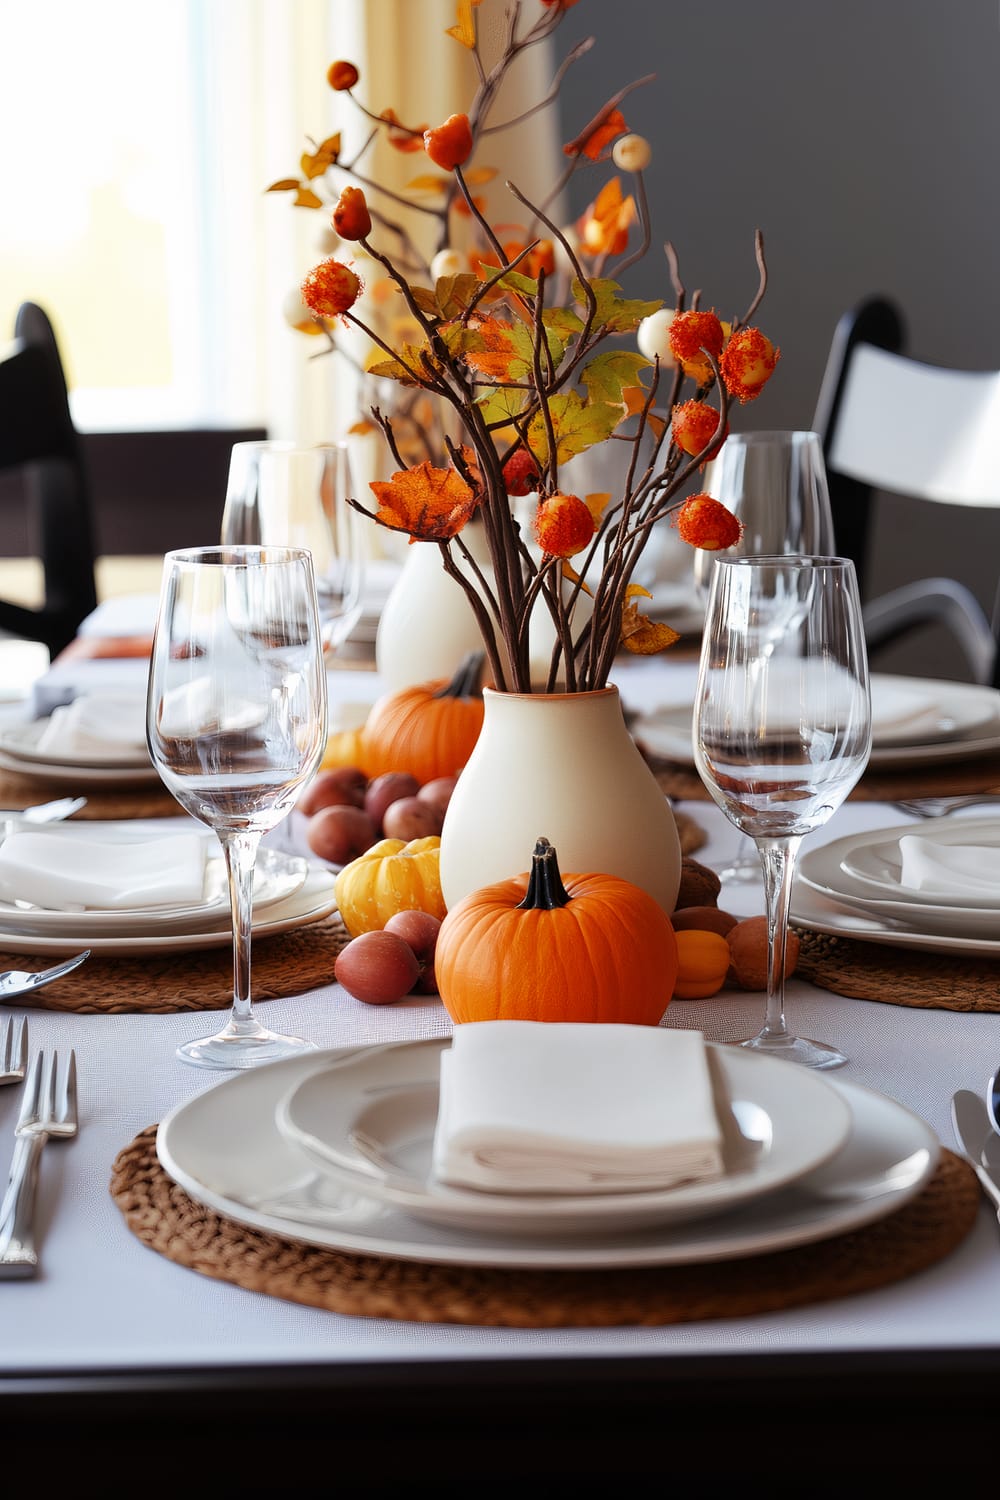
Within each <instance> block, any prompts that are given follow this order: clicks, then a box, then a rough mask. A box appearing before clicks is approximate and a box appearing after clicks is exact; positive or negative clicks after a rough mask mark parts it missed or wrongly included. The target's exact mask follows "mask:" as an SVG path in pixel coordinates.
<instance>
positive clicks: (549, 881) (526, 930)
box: [434, 839, 677, 1026]
mask: <svg viewBox="0 0 1000 1500" xmlns="http://www.w3.org/2000/svg"><path fill="white" fill-rule="evenodd" d="M434 971H435V974H436V977H437V985H438V993H439V994H440V996H441V999H442V1000H443V1001H444V1004H445V1008H446V1009H447V1011H448V1013H449V1015H450V1016H451V1018H452V1020H453V1021H454V1022H455V1023H456V1024H460V1023H462V1022H464V1021H502V1020H520V1021H618V1022H626V1023H630V1024H634V1025H645V1026H655V1025H656V1024H657V1023H658V1022H659V1020H660V1018H661V1017H662V1015H663V1013H664V1011H665V1010H666V1008H667V1005H668V1003H669V1001H670V996H671V994H672V992H673V987H674V979H675V976H676V973H677V942H676V939H675V937H674V930H673V926H672V925H671V922H670V918H669V917H668V916H667V915H666V914H665V912H664V911H663V909H662V907H661V906H660V905H659V903H658V902H656V901H654V900H653V898H652V896H650V895H648V894H647V892H646V891H644V890H642V889H641V888H640V887H639V886H636V885H633V884H632V883H631V881H627V880H622V879H620V878H619V877H618V876H615V875H603V874H583V875H575V874H574V875H567V876H565V878H563V877H561V876H560V873H559V866H558V863H557V860H556V851H555V849H553V847H552V845H551V844H550V843H549V842H548V840H547V839H539V840H538V842H537V844H536V845H535V852H534V855H533V857H532V861H531V870H530V872H529V873H527V874H523V875H517V876H514V877H513V878H512V879H510V880H502V881H498V882H496V883H495V884H493V885H488V886H484V887H483V888H482V889H480V890H477V891H472V892H470V894H469V895H467V896H464V897H463V898H462V899H461V900H460V901H458V902H456V904H455V905H454V906H453V907H452V908H451V909H450V911H449V912H448V914H447V916H446V917H445V919H444V921H443V922H442V923H441V927H440V930H439V932H438V937H437V945H436V947H435V951H434Z"/></svg>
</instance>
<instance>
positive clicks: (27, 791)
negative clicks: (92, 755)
mask: <svg viewBox="0 0 1000 1500" xmlns="http://www.w3.org/2000/svg"><path fill="white" fill-rule="evenodd" d="M106 785H107V790H104V784H103V783H102V785H101V786H100V787H95V786H76V785H72V784H68V783H66V782H64V781H61V780H60V781H52V780H50V779H47V778H46V777H44V776H37V777H36V776H22V775H21V774H20V772H18V771H8V770H6V769H0V807H8V808H21V807H30V806H31V804H32V803H33V802H47V801H49V800H50V798H52V797H76V796H85V797H86V799H87V802H86V805H85V806H84V807H82V808H81V809H80V811H79V812H78V813H74V814H73V820H74V821H76V820H78V819H87V818H176V817H179V816H181V809H180V807H179V806H178V805H177V803H176V801H175V800H174V798H173V797H171V795H170V793H169V792H168V791H167V790H166V788H165V787H164V786H163V784H162V782H160V781H156V782H150V783H149V784H148V785H143V786H136V787H130V786H122V787H116V786H114V785H113V783H111V782H108V783H107V784H106Z"/></svg>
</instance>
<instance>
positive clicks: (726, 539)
mask: <svg viewBox="0 0 1000 1500" xmlns="http://www.w3.org/2000/svg"><path fill="white" fill-rule="evenodd" d="M675 525H676V527H677V531H678V533H679V534H680V538H681V540H682V541H684V542H687V543H688V544H689V545H690V546H692V547H701V548H702V550H703V551H705V552H718V551H720V550H721V549H722V548H724V547H734V546H735V545H736V543H737V542H738V541H739V539H740V537H741V536H742V535H743V527H742V526H741V524H740V522H739V521H737V519H736V517H735V516H734V515H733V514H732V512H731V511H728V510H727V509H726V507H725V506H724V505H723V504H722V502H721V501H720V500H714V499H713V498H712V496H711V495H692V496H691V497H690V499H688V500H685V502H684V504H683V505H682V506H681V508H680V510H679V511H678V512H677V518H676V521H675Z"/></svg>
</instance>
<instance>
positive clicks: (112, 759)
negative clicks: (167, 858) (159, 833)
mask: <svg viewBox="0 0 1000 1500" xmlns="http://www.w3.org/2000/svg"><path fill="white" fill-rule="evenodd" d="M49 722H50V721H49V719H47V718H44V719H32V720H31V722H30V723H27V724H15V725H10V726H7V727H6V728H4V729H2V730H0V766H2V767H4V769H5V770H8V771H17V772H18V773H19V774H20V775H22V776H36V777H41V778H42V779H43V780H45V781H59V782H68V783H71V784H72V785H73V786H74V787H88V786H90V787H105V788H107V787H112V788H114V787H121V786H141V785H153V784H155V785H157V786H159V785H160V777H159V774H158V772H157V770H156V768H155V766H154V765H153V763H152V761H151V760H150V758H149V752H148V751H147V750H146V748H145V746H142V747H138V746H136V747H132V746H123V747H120V748H119V747H115V746H113V745H109V746H108V747H107V748H106V749H105V750H102V751H100V752H94V751H71V750H68V749H67V750H61V751H59V752H54V751H47V750H46V749H45V748H44V746H43V744H42V743H41V742H42V741H43V739H44V737H45V735H46V730H47V729H48V727H49Z"/></svg>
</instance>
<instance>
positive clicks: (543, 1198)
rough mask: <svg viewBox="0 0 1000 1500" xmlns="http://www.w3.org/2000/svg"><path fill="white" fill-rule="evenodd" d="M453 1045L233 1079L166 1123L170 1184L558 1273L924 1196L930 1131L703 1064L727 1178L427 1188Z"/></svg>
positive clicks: (785, 1077) (895, 1116)
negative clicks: (591, 1189)
mask: <svg viewBox="0 0 1000 1500" xmlns="http://www.w3.org/2000/svg"><path fill="white" fill-rule="evenodd" d="M448 1046H449V1042H448V1040H447V1039H441V1038H435V1039H433V1040H430V1041H422V1042H407V1043H398V1044H389V1045H380V1046H374V1047H365V1048H343V1049H339V1050H336V1051H331V1052H325V1053H312V1054H310V1055H308V1056H305V1057H295V1058H289V1059H287V1060H285V1061H282V1062H278V1063H273V1064H270V1065H268V1066H265V1067H261V1068H257V1069H253V1070H251V1071H250V1072H248V1073H246V1074H242V1075H239V1076H237V1077H235V1078H231V1079H227V1080H226V1081H225V1083H223V1084H221V1085H218V1086H216V1087H215V1088H212V1089H209V1090H207V1091H206V1092H204V1093H201V1094H199V1095H197V1096H196V1097H195V1098H193V1099H190V1100H187V1101H185V1102H184V1103H183V1104H181V1105H179V1106H178V1107H177V1108H175V1109H174V1110H173V1111H172V1112H171V1113H170V1114H169V1115H168V1116H166V1118H165V1119H164V1120H163V1121H162V1122H161V1124H160V1127H159V1130H158V1134H157V1153H158V1156H159V1160H160V1162H161V1164H162V1166H163V1167H164V1169H165V1171H166V1172H167V1173H168V1174H169V1175H170V1176H171V1177H172V1178H173V1179H174V1180H175V1181H176V1182H178V1183H179V1184H180V1185H181V1186H182V1187H183V1188H184V1189H185V1191H186V1192H188V1193H189V1194H190V1195H191V1196H192V1197H193V1198H195V1199H196V1200H197V1201H199V1202H201V1203H204V1204H205V1205H206V1206H208V1207H210V1208H212V1209H214V1210H216V1211H217V1212H219V1213H221V1214H223V1215H225V1216H227V1217H228V1218H231V1219H235V1220H236V1221H238V1222H239V1223H242V1224H248V1225H251V1226H252V1227H254V1228H258V1229H263V1230H265V1231H267V1232H269V1233H274V1234H279V1235H283V1236H285V1237H286V1238H289V1239H293V1240H297V1241H301V1242H304V1243H307V1244H314V1245H322V1246H325V1247H327V1248H330V1249H338V1250H348V1251H353V1252H357V1253H363V1254H369V1255H384V1256H390V1257H395V1258H403V1259H411V1260H428V1261H436V1262H440V1263H445V1264H478V1265H492V1266H523V1267H528V1266H550V1267H559V1268H564V1269H571V1268H577V1267H598V1266H621V1265H669V1264H684V1263H686V1262H688V1263H689V1262H698V1261H706V1260H726V1259H733V1258H737V1257H740V1256H746V1255H752V1254H757V1253H760V1252H762V1251H769V1250H776V1249H780V1248H785V1247H790V1246H793V1245H800V1244H806V1243H809V1242H810V1241H814V1240H820V1239H824V1238H827V1237H829V1236H832V1235H835V1234H840V1233H842V1232H844V1231H846V1230H848V1229H853V1228H857V1227H859V1226H860V1225H862V1224H866V1223H870V1222H873V1221H874V1220H876V1219H879V1218H881V1217H883V1216H885V1215H886V1214H889V1213H891V1212H893V1211H894V1210H895V1209H896V1208H898V1207H901V1206H902V1204H903V1203H905V1202H907V1201H908V1200H909V1199H910V1198H911V1197H912V1196H913V1195H914V1194H915V1193H917V1192H919V1190H920V1188H921V1187H922V1186H923V1185H924V1183H925V1182H926V1181H927V1179H928V1177H929V1176H930V1175H931V1173H932V1172H933V1170H934V1168H935V1166H936V1164H937V1160H938V1155H939V1150H940V1147H939V1143H938V1140H937V1137H936V1136H935V1134H934V1132H933V1131H932V1130H931V1129H930V1127H929V1126H928V1125H926V1124H925V1123H924V1121H922V1120H920V1119H919V1118H918V1117H917V1116H915V1115H913V1114H911V1113H910V1112H909V1111H908V1110H906V1109H904V1108H903V1107H902V1106H900V1105H898V1104H896V1103H895V1102H894V1101H892V1100H890V1099H887V1098H885V1097H883V1096H882V1095H879V1094H876V1093H873V1092H872V1091H871V1090H868V1089H864V1088H860V1087H858V1086H857V1085H853V1084H847V1083H840V1082H834V1081H832V1080H830V1079H827V1078H825V1077H822V1076H820V1075H819V1074H816V1073H813V1072H811V1071H809V1070H808V1069H805V1068H795V1067H789V1066H788V1064H787V1063H784V1062H781V1061H779V1060H776V1059H774V1058H769V1057H764V1056H762V1055H760V1054H758V1053H751V1052H745V1051H742V1050H740V1049H738V1048H734V1047H722V1046H716V1045H712V1044H710V1045H709V1061H710V1066H711V1068H712V1071H713V1075H714V1079H715V1086H716V1095H717V1098H718V1099H719V1100H720V1101H722V1103H721V1104H720V1106H719V1108H720V1123H721V1125H722V1130H723V1136H724V1140H725V1165H726V1171H725V1175H724V1176H723V1177H722V1178H721V1179H720V1178H714V1179H712V1180H711V1181H708V1180H706V1181H703V1182H700V1183H693V1184H690V1183H689V1184H686V1185H685V1184H681V1185H678V1186H676V1187H673V1188H670V1189H667V1190H663V1189H651V1190H649V1191H646V1192H635V1191H629V1192H622V1193H606V1192H604V1193H593V1194H581V1193H573V1194H557V1193H535V1194H530V1195H529V1194H512V1193H494V1192H486V1191H481V1190H475V1191H470V1190H464V1189H457V1188H451V1187H447V1186H446V1185H444V1184H442V1183H440V1182H438V1181H436V1180H435V1179H434V1178H433V1176H432V1173H431V1160H432V1148H433V1140H434V1131H435V1124H436V1119H437V1108H438V1079H439V1075H440V1064H441V1054H442V1051H443V1049H445V1048H446V1047H448Z"/></svg>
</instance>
